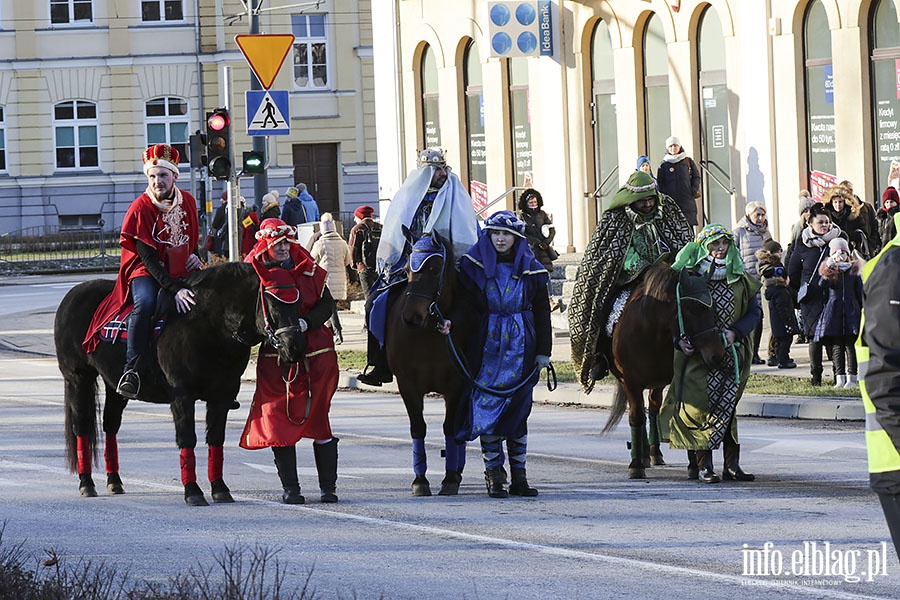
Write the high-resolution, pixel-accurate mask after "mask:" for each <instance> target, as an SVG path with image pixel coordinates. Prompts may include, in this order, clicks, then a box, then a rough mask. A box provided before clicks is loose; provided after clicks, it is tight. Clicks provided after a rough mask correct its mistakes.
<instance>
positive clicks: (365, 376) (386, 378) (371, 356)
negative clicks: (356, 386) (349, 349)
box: [356, 331, 394, 387]
mask: <svg viewBox="0 0 900 600" xmlns="http://www.w3.org/2000/svg"><path fill="white" fill-rule="evenodd" d="M366 337H367V340H366V357H367V360H366V362H367V364H366V368H369V367H371V369H369V371H368V372H366V370H365V369H363V372H362V373H360V374H359V375H357V376H356V380H357V381H358V382H360V383H364V384H366V385H371V386H374V387H381V385H382V384H383V383H390V382H392V381H393V380H394V375H393V373H391V369H390V367H388V362H387V356H385V352H384V348H382V347H381V345H380V344H379V343H378V339H376V338H375V336H374V335H372V332H371V331H370V332H369V333H368V335H367V336H366Z"/></svg>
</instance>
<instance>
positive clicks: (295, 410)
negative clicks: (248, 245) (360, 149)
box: [240, 219, 338, 504]
mask: <svg viewBox="0 0 900 600" xmlns="http://www.w3.org/2000/svg"><path fill="white" fill-rule="evenodd" d="M256 238H257V240H258V241H257V243H256V245H255V246H254V247H253V250H252V251H251V252H250V254H249V255H248V256H247V258H246V262H249V263H250V264H252V265H253V268H254V269H255V270H256V272H257V274H258V275H259V278H260V281H261V282H262V285H263V288H264V289H266V293H268V294H273V295H275V296H276V297H277V298H278V299H279V300H281V301H282V302H285V303H288V304H292V303H294V302H299V303H300V310H299V312H300V321H299V326H300V331H301V332H303V333H304V335H305V336H306V341H307V350H306V355H305V357H304V358H303V360H301V361H300V362H298V363H296V364H292V365H282V364H279V359H278V354H277V352H276V351H275V349H274V348H272V347H271V346H270V345H269V344H267V343H266V342H263V344H262V345H261V346H260V349H259V358H258V359H257V363H256V392H255V393H254V394H253V404H251V406H250V414H249V415H248V416H247V423H246V425H245V426H244V431H243V433H241V440H240V446H241V447H242V448H246V449H248V450H256V449H259V448H266V447H269V448H272V453H273V454H274V455H275V466H276V467H277V468H278V477H279V479H280V480H281V485H282V488H283V489H284V493H283V494H282V497H281V498H282V501H283V502H284V503H285V504H303V503H304V502H305V499H304V497H303V496H302V495H301V494H300V484H299V480H298V477H297V452H296V444H297V442H298V441H300V439H302V438H307V439H308V438H312V439H313V440H314V442H313V454H314V456H315V461H316V471H317V473H318V475H319V489H320V490H321V492H322V495H321V501H322V502H337V501H338V497H337V494H336V493H335V492H336V484H337V459H338V453H337V443H338V438H336V437H334V436H333V435H332V433H331V423H330V422H329V418H328V413H329V411H330V410H331V398H332V396H334V393H335V391H337V383H338V363H337V354H335V351H334V339H333V337H332V334H331V330H330V329H328V327H326V325H325V322H326V321H327V320H328V319H329V318H330V317H331V313H332V309H333V307H334V299H333V298H332V296H331V293H330V292H329V291H328V288H327V287H326V286H325V278H326V275H327V273H326V271H325V269H323V268H322V267H319V266H318V265H316V262H315V261H314V260H313V258H312V256H310V254H309V252H307V250H306V249H305V248H304V247H303V246H302V245H301V244H300V243H299V242H298V241H297V237H296V229H295V228H294V227H292V226H290V225H287V224H286V223H285V222H284V221H282V220H281V219H266V220H264V221H263V222H262V223H261V224H260V228H259V232H258V233H257V234H256Z"/></svg>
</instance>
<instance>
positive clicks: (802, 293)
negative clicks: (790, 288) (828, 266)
mask: <svg viewBox="0 0 900 600" xmlns="http://www.w3.org/2000/svg"><path fill="white" fill-rule="evenodd" d="M824 256H825V249H824V248H823V249H822V253H821V254H819V260H817V261H816V266H815V267H813V271H812V274H810V276H809V280H808V281H804V282H803V283H801V284H800V289H799V290H797V304H803V301H804V300H806V298H807V297H808V296H809V284H810V283H811V282H812V280H813V277H815V276H816V273H818V272H819V263H821V262H822V258H823V257H824Z"/></svg>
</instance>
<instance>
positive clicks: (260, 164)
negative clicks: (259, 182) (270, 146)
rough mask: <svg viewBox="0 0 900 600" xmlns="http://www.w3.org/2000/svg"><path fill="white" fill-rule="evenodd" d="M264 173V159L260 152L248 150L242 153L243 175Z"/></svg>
mask: <svg viewBox="0 0 900 600" xmlns="http://www.w3.org/2000/svg"><path fill="white" fill-rule="evenodd" d="M265 172H266V158H265V155H264V154H263V153H262V152H259V151H257V150H250V151H247V152H244V173H250V174H253V175H255V174H257V173H265Z"/></svg>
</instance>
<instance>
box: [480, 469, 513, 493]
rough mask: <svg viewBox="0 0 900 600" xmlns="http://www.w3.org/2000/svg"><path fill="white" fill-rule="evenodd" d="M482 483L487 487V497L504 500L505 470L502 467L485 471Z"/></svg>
mask: <svg viewBox="0 0 900 600" xmlns="http://www.w3.org/2000/svg"><path fill="white" fill-rule="evenodd" d="M484 483H485V485H486V486H487V493H488V496H490V497H491V498H506V497H507V496H509V492H507V491H506V470H505V469H504V468H503V466H502V465H501V466H499V467H494V468H493V469H487V470H485V472H484Z"/></svg>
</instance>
